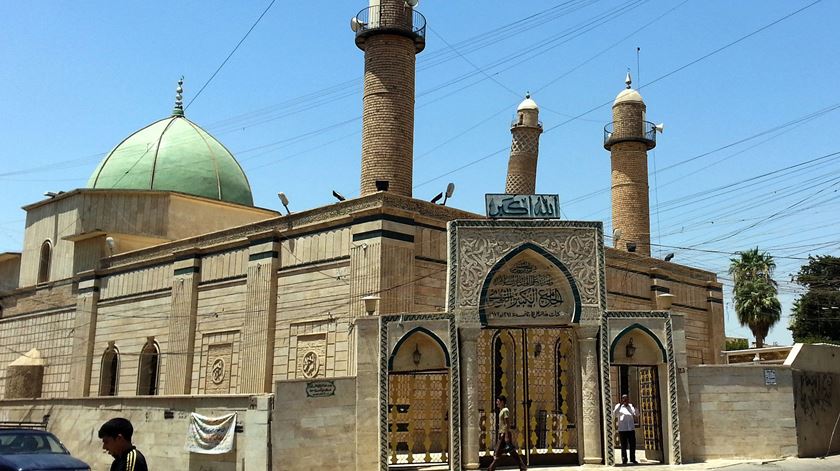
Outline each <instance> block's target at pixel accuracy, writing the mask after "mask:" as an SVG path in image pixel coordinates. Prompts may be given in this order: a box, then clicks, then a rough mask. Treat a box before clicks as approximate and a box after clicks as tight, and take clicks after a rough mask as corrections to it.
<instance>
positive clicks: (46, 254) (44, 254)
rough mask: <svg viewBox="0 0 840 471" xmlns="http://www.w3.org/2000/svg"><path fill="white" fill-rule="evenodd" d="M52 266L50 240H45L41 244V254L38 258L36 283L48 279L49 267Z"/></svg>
mask: <svg viewBox="0 0 840 471" xmlns="http://www.w3.org/2000/svg"><path fill="white" fill-rule="evenodd" d="M51 266H52V242H50V241H49V239H48V240H45V241H44V242H43V243H42V244H41V254H40V257H39V260H38V283H46V282H47V281H50V267H51Z"/></svg>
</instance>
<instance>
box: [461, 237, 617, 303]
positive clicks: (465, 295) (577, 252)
mask: <svg viewBox="0 0 840 471" xmlns="http://www.w3.org/2000/svg"><path fill="white" fill-rule="evenodd" d="M600 241H601V226H600V223H576V222H569V221H455V222H453V223H450V242H449V243H450V246H449V247H450V263H451V267H452V268H451V269H450V273H449V299H448V302H449V306H448V307H449V309H454V308H464V307H478V304H479V294H480V290H481V286H482V284H483V283H484V280H485V279H486V277H487V275H488V273H489V272H490V270H491V269H492V268H493V266H494V265H495V264H496V263H497V262H498V261H499V260H500V259H501V258H502V257H504V256H505V255H506V254H507V253H509V252H510V251H511V250H513V249H515V248H517V247H519V246H521V245H523V244H525V243H531V244H534V245H536V246H538V247H540V248H542V249H543V250H545V251H546V252H548V253H549V254H551V255H552V256H554V257H556V258H557V259H558V260H559V261H560V262H561V263H562V264H563V265H564V266H565V267H566V268H567V269H568V270H569V272H570V273H571V275H572V277H573V278H574V280H575V283H576V285H577V289H578V290H579V292H580V299H581V303H582V304H584V305H586V304H590V305H591V304H595V305H601V304H602V299H601V298H602V296H601V292H602V289H601V286H602V285H603V267H602V266H599V265H601V263H600V261H601V260H603V253H602V252H603V246H602V245H601V243H600Z"/></svg>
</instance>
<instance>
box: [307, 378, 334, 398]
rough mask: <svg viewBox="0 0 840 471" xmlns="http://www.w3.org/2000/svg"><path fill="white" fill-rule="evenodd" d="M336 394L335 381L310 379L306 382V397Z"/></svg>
mask: <svg viewBox="0 0 840 471" xmlns="http://www.w3.org/2000/svg"><path fill="white" fill-rule="evenodd" d="M334 395H335V382H334V381H310V382H308V383H306V397H328V396H334Z"/></svg>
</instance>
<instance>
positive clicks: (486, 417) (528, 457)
mask: <svg viewBox="0 0 840 471" xmlns="http://www.w3.org/2000/svg"><path fill="white" fill-rule="evenodd" d="M479 305H480V308H479V312H480V318H481V322H482V324H483V325H484V327H485V328H484V329H482V332H481V335H480V336H479V339H478V342H477V344H476V349H477V352H476V353H477V357H478V370H479V376H480V378H481V383H480V384H479V386H478V397H479V400H480V407H479V414H480V418H479V430H480V437H479V460H480V462H481V463H482V464H487V463H489V462H490V461H491V460H492V459H493V453H494V450H495V447H496V440H497V438H498V424H497V420H496V414H497V412H498V411H497V410H496V407H495V405H494V404H495V399H496V398H497V397H499V396H501V395H503V396H505V397H506V398H507V406H508V408H509V409H510V411H511V424H510V425H511V433H512V438H513V442H514V444H515V445H516V446H517V448H518V449H519V452H520V454H521V455H522V456H523V458H524V459H525V461H526V463H527V464H528V465H537V464H577V463H578V451H577V448H578V433H577V424H578V420H577V407H576V404H577V393H576V387H575V384H576V377H577V374H576V372H577V371H578V367H577V361H576V355H575V351H576V350H577V348H576V345H577V343H576V341H575V336H574V331H573V329H572V328H571V325H572V323H573V322H574V321H575V312H576V311H577V309H579V305H580V295H579V293H578V291H577V287H576V285H575V283H574V279H573V278H572V275H571V273H570V272H569V270H568V269H567V268H566V267H565V265H563V263H561V262H560V261H559V260H558V259H557V258H556V257H554V256H553V255H551V254H550V253H548V252H547V251H545V250H544V249H543V248H542V247H539V246H537V245H535V244H531V243H525V244H522V245H520V246H519V247H517V248H515V249H513V250H511V251H510V252H509V253H507V254H506V255H505V256H503V257H501V259H500V260H499V261H498V262H497V263H496V264H495V265H494V267H493V268H492V269H491V270H490V271H489V273H488V275H487V277H486V278H485V281H484V284H483V286H482V289H481V297H480V304H479ZM508 461H509V459H505V461H503V463H507V462H508Z"/></svg>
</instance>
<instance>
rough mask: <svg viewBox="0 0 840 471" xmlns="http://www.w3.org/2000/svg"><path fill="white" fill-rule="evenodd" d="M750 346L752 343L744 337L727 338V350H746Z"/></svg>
mask: <svg viewBox="0 0 840 471" xmlns="http://www.w3.org/2000/svg"><path fill="white" fill-rule="evenodd" d="M748 348H750V343H749V342H748V341H747V339H742V338H733V339H730V338H727V339H726V351H727V352H729V351H732V350H746V349H748Z"/></svg>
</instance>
